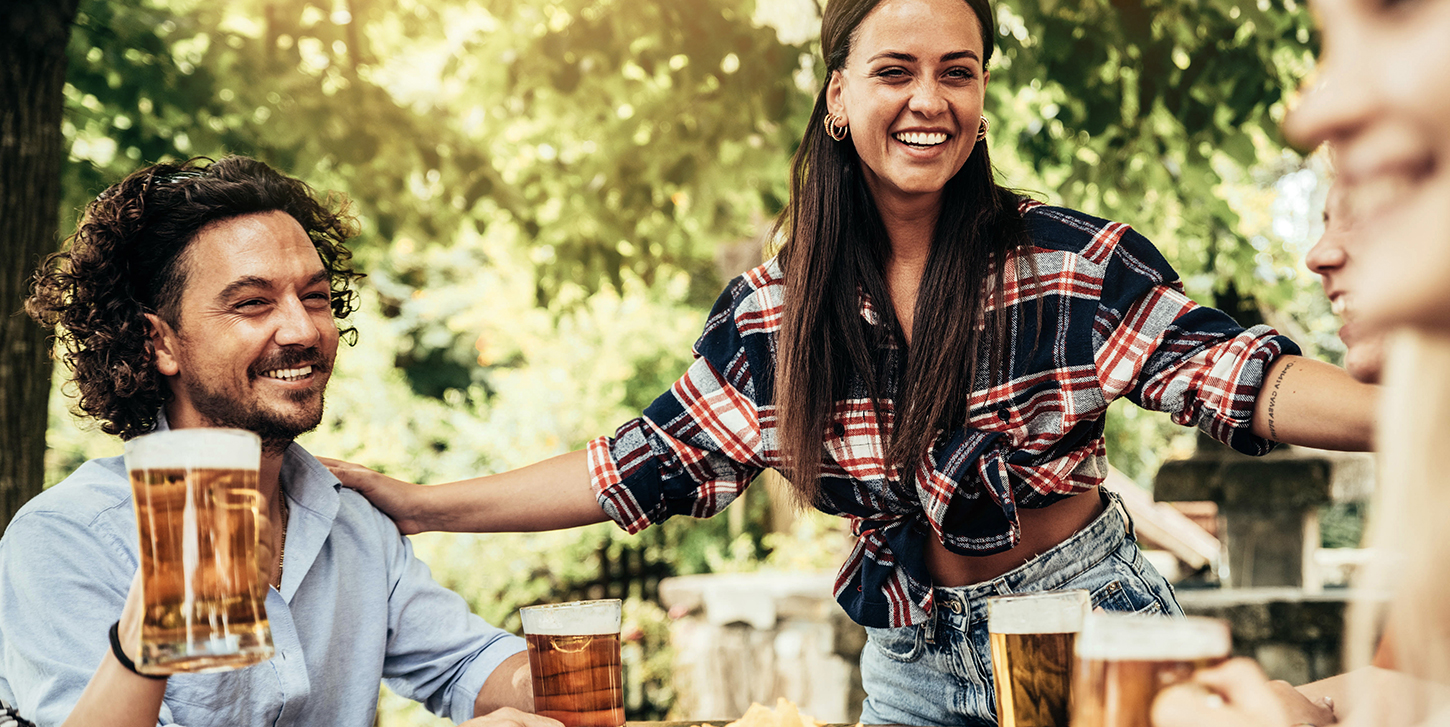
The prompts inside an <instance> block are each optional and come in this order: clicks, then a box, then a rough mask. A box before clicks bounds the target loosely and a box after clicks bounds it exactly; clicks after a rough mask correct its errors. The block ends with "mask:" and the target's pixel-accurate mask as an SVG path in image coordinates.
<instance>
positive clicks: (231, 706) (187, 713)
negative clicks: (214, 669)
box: [166, 662, 282, 725]
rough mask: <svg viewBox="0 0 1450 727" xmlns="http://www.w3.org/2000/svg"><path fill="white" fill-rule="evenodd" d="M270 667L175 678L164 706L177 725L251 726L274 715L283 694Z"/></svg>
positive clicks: (264, 666)
mask: <svg viewBox="0 0 1450 727" xmlns="http://www.w3.org/2000/svg"><path fill="white" fill-rule="evenodd" d="M275 676H276V672H275V670H274V669H273V668H272V666H271V664H269V663H266V662H264V663H261V664H256V665H253V666H251V667H248V668H246V669H240V670H237V671H231V672H223V673H220V674H178V675H176V676H173V677H171V679H169V680H168V683H167V685H166V706H167V707H169V708H170V709H171V718H172V721H174V722H176V723H177V724H185V725H190V724H236V725H241V724H254V723H257V719H256V716H257V715H267V714H271V715H274V716H275V715H276V713H277V710H278V708H280V707H281V705H282V694H281V691H280V690H279V688H278V684H277V681H276V678H275Z"/></svg>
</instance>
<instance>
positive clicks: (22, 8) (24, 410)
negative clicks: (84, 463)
mask: <svg viewBox="0 0 1450 727" xmlns="http://www.w3.org/2000/svg"><path fill="white" fill-rule="evenodd" d="M78 3H79V0H7V2H6V3H5V5H6V7H5V8H4V9H0V529H3V528H4V527H5V526H7V525H9V524H10V519H11V518H12V517H14V515H15V511H16V510H19V509H20V506H21V505H23V504H25V501H26V500H29V499H30V498H31V497H34V496H35V495H36V494H37V493H39V492H40V489H41V486H42V485H43V484H44V478H45V426H46V400H47V398H48V397H49V396H50V371H51V366H50V358H49V356H48V355H47V354H48V345H47V342H46V336H45V331H44V330H43V329H42V328H41V327H40V326H38V325H36V324H35V323H34V322H33V321H31V320H30V318H29V317H28V316H26V315H25V313H24V307H23V301H24V299H25V295H26V287H27V283H28V280H29V277H30V273H31V271H33V270H34V269H35V267H36V265H37V263H39V261H40V259H41V258H42V257H43V256H44V255H45V254H47V253H49V252H51V251H52V250H54V249H55V247H56V240H57V237H58V234H57V226H58V224H59V222H58V221H59V218H60V170H61V162H62V161H63V159H64V157H63V156H62V155H63V154H64V153H65V149H64V144H63V139H62V135H61V130H60V125H61V116H62V113H63V108H64V104H63V101H64V92H65V71H66V45H67V43H68V42H69V40H70V31H71V23H72V22H73V21H74V20H75V14H76V6H77V5H78Z"/></svg>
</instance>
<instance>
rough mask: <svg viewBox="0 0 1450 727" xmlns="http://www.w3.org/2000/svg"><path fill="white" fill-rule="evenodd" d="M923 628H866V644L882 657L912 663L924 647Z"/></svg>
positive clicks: (919, 655)
mask: <svg viewBox="0 0 1450 727" xmlns="http://www.w3.org/2000/svg"><path fill="white" fill-rule="evenodd" d="M923 628H924V626H922V625H921V624H918V625H916V626H902V627H901V628H896V629H877V628H871V627H869V626H868V627H867V628H866V643H868V644H870V645H874V646H875V647H876V650H877V651H879V652H881V655H882V656H885V657H886V658H888V659H891V660H893V661H900V662H906V663H910V662H914V661H916V660H918V659H920V658H921V654H922V652H923V651H925V647H926V633H925V632H924V631H922V629H923Z"/></svg>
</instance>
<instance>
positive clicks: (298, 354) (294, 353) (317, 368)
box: [247, 346, 332, 377]
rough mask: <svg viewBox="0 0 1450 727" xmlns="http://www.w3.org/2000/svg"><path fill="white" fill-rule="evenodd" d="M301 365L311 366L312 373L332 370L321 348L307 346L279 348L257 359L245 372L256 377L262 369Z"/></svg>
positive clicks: (293, 367)
mask: <svg viewBox="0 0 1450 727" xmlns="http://www.w3.org/2000/svg"><path fill="white" fill-rule="evenodd" d="M303 366H311V367H312V370H313V372H314V373H327V372H329V371H331V370H332V364H331V363H329V362H328V361H327V359H326V357H324V356H323V355H322V349H320V348H318V347H316V346H310V347H308V348H283V349H280V350H278V351H277V352H276V353H273V354H269V355H267V356H266V357H264V358H261V359H258V360H257V362H256V363H254V364H252V365H251V366H250V367H249V368H248V369H247V373H248V374H250V375H251V376H253V377H256V376H261V375H262V372H264V371H276V370H277V369H297V368H302V367H303Z"/></svg>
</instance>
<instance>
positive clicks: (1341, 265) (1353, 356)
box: [1304, 182, 1384, 384]
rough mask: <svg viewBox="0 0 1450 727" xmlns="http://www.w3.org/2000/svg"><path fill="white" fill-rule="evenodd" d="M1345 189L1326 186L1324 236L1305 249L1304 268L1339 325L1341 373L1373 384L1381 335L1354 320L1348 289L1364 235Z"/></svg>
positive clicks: (1354, 309) (1353, 300)
mask: <svg viewBox="0 0 1450 727" xmlns="http://www.w3.org/2000/svg"><path fill="white" fill-rule="evenodd" d="M1346 189H1347V186H1346V185H1344V184H1342V183H1338V182H1336V183H1335V184H1333V185H1332V186H1330V188H1329V194H1328V195H1327V196H1326V198H1325V200H1324V234H1323V235H1321V236H1320V237H1319V242H1317V243H1315V245H1314V247H1312V248H1310V249H1309V254H1308V255H1306V256H1305V257H1304V264H1305V265H1306V266H1307V267H1308V268H1309V269H1310V270H1312V271H1314V272H1315V273H1317V274H1318V275H1319V278H1320V282H1322V283H1323V285H1324V294H1325V295H1326V296H1328V297H1329V303H1330V306H1331V307H1332V308H1333V310H1334V314H1335V315H1337V316H1339V318H1340V319H1341V321H1342V322H1343V325H1342V326H1341V327H1340V329H1339V340H1341V341H1343V342H1344V349H1345V351H1344V368H1345V370H1346V371H1348V372H1349V375H1350V376H1353V377H1354V378H1356V379H1358V380H1360V381H1363V382H1365V383H1370V384H1377V383H1379V380H1380V367H1381V365H1382V364H1383V361H1384V335H1383V334H1382V333H1378V332H1372V331H1368V330H1366V326H1365V325H1364V324H1363V323H1361V322H1360V321H1359V320H1358V319H1359V315H1358V313H1359V310H1358V306H1359V297H1358V296H1357V295H1356V294H1355V293H1354V292H1352V291H1351V290H1350V288H1349V285H1350V283H1349V281H1350V279H1351V278H1352V277H1353V275H1354V273H1355V271H1356V265H1355V260H1356V257H1357V256H1358V255H1359V250H1358V249H1357V247H1358V246H1357V241H1358V238H1357V236H1358V235H1362V234H1364V232H1365V231H1364V229H1363V228H1361V226H1360V225H1357V224H1355V220H1354V215H1353V214H1352V213H1351V212H1350V209H1349V200H1348V193H1347V192H1346Z"/></svg>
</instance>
